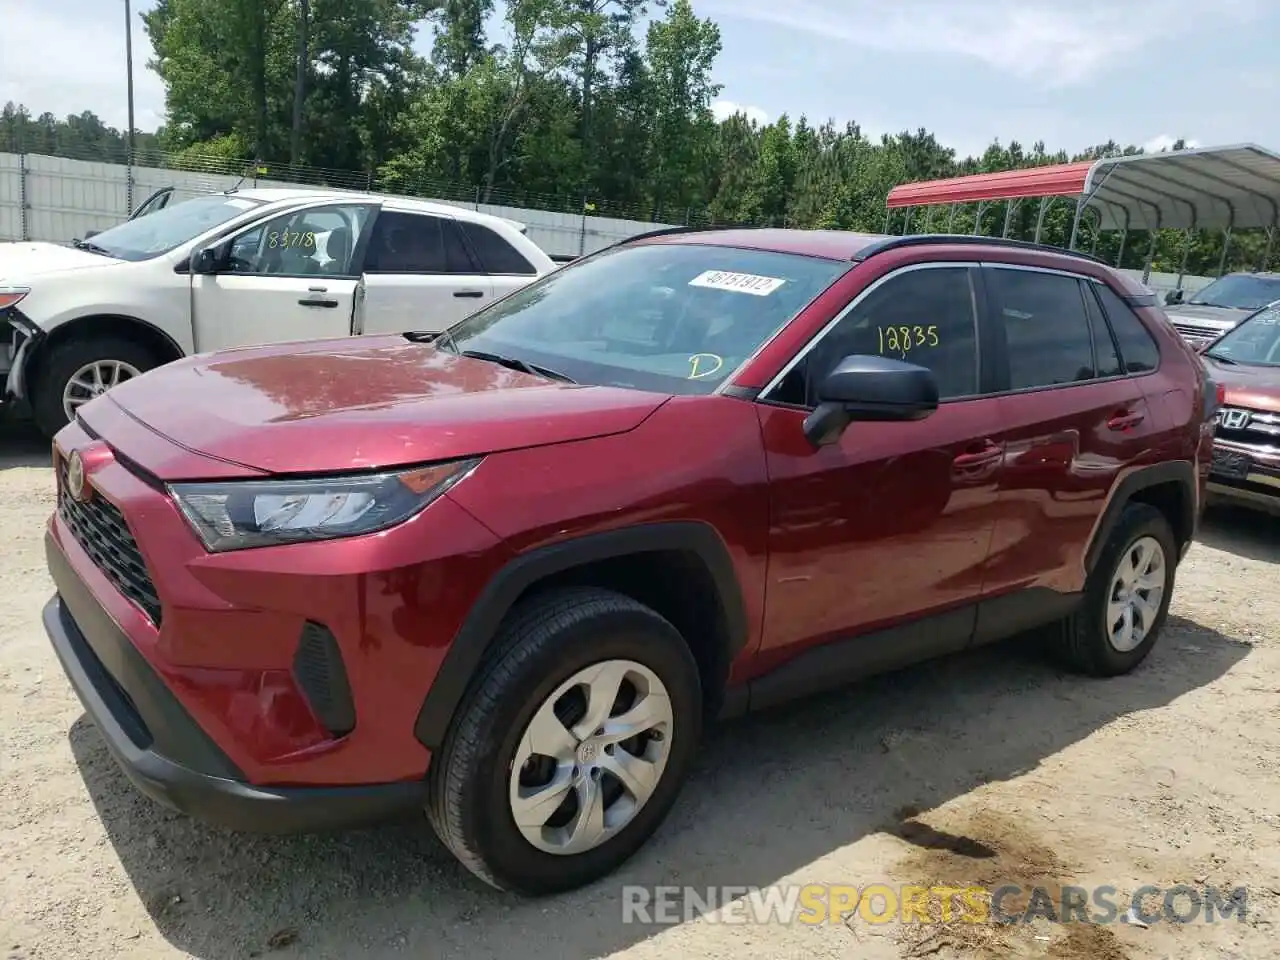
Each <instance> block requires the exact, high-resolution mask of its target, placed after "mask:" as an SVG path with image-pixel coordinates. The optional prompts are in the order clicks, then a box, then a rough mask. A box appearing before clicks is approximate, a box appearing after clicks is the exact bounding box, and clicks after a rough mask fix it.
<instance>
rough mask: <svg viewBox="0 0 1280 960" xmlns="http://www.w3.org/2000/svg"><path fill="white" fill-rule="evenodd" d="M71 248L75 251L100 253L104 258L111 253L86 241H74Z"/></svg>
mask: <svg viewBox="0 0 1280 960" xmlns="http://www.w3.org/2000/svg"><path fill="white" fill-rule="evenodd" d="M72 246H74V247H75V248H76V249H77V250H87V251H88V252H89V253H100V254H102V256H104V257H109V256H111V251H110V250H108V249H107V248H106V247H100V246H98V245H97V244H96V243H92V242H90V241H88V240H75V241H73V242H72Z"/></svg>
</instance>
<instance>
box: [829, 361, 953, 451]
mask: <svg viewBox="0 0 1280 960" xmlns="http://www.w3.org/2000/svg"><path fill="white" fill-rule="evenodd" d="M937 409H938V383H937V381H936V380H935V379H934V376H933V371H932V370H929V369H928V368H926V367H918V366H916V365H915V364H913V363H904V362H903V361H901V360H893V359H890V358H889V357H876V356H870V355H868V356H850V357H845V358H844V359H843V360H841V361H840V362H839V363H838V364H836V367H835V369H834V370H832V371H831V372H830V373H829V374H827V377H826V379H825V380H823V381H822V385H821V387H819V389H818V407H817V409H816V410H814V411H813V413H811V414H809V416H807V417H806V418H805V421H804V435H805V436H806V437H807V438H808V439H809V442H810V443H812V444H813V445H814V446H816V447H822V446H826V445H828V444H831V443H835V442H836V441H837V440H838V439H840V435H841V434H842V433H843V432H844V429H845V427H847V426H848V425H849V424H850V423H852V422H853V421H855V420H866V421H878V422H885V421H899V422H901V421H909V420H923V419H924V418H925V417H927V416H929V415H930V414H931V413H933V412H934V411H935V410H937Z"/></svg>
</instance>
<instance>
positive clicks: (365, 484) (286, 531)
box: [169, 458, 480, 553]
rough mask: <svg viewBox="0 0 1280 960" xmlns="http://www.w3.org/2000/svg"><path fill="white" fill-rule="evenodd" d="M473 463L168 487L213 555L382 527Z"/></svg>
mask: <svg viewBox="0 0 1280 960" xmlns="http://www.w3.org/2000/svg"><path fill="white" fill-rule="evenodd" d="M479 462H480V460H479V459H478V458H477V459H471V460H454V461H451V462H449V463H438V464H434V465H432V466H427V467H415V468H413V469H412V470H397V471H395V472H390V473H372V474H356V475H352V476H345V477H320V478H318V479H312V480H231V481H225V482H219V483H173V484H170V485H169V492H170V494H172V495H173V499H174V500H175V501H176V502H177V504H178V506H179V508H181V510H182V513H183V515H184V516H185V517H186V518H187V521H188V522H189V523H190V524H191V526H192V528H193V529H194V530H195V532H196V534H197V535H198V536H199V537H200V539H201V540H202V541H203V542H204V545H205V549H207V550H208V551H209V552H211V553H221V552H223V551H225V550H243V549H245V548H247V547H268V546H273V545H276V544H282V543H298V542H300V541H307V540H332V539H334V538H336V537H354V536H358V535H359V534H362V533H374V532H375V531H378V530H385V529H387V528H388V527H392V526H395V525H396V524H397V523H401V522H403V521H405V520H407V519H409V517H411V516H413V515H414V514H415V513H417V512H418V511H419V510H421V509H423V508H424V507H425V506H427V504H429V503H431V501H433V500H435V499H436V498H437V497H439V496H440V495H441V494H442V493H444V492H445V491H446V490H448V489H449V488H450V487H452V486H453V485H454V484H455V483H457V482H458V481H459V480H461V479H462V478H463V477H465V476H466V475H467V474H468V473H470V472H471V471H472V470H474V469H475V467H476V465H477V464H479Z"/></svg>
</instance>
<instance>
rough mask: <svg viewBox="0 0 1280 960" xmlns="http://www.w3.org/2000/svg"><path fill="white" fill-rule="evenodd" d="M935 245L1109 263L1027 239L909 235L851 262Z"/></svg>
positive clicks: (873, 246) (882, 242)
mask: <svg viewBox="0 0 1280 960" xmlns="http://www.w3.org/2000/svg"><path fill="white" fill-rule="evenodd" d="M926 243H927V244H937V243H948V244H951V245H953V246H975V247H1007V248H1009V249H1011V250H1034V251H1035V252H1037V253H1056V254H1058V255H1059V256H1063V257H1075V258H1077V259H1079V260H1088V261H1090V262H1092V263H1100V264H1102V265H1103V266H1104V267H1109V266H1111V264H1109V263H1107V261H1105V260H1103V259H1102V258H1101V257H1095V256H1094V255H1093V254H1091V253H1082V252H1081V251H1079V250H1064V249H1063V248H1062V247H1051V246H1049V244H1047V243H1032V242H1031V241H1029V240H1010V239H1008V238H1006V237H979V236H974V235H972V234H968V233H913V234H908V235H907V236H905V237H885V238H884V239H883V240H877V241H875V242H873V243H869V244H867V245H866V246H865V247H863V248H862V249H861V250H859V251H858V252H857V253H856V254H854V257H853V259H854V262H856V263H861V262H862V261H864V260H868V259H870V258H871V257H874V256H875V255H876V254H878V253H884V252H885V251H886V250H897V249H898V248H899V247H915V246H919V245H921V244H926Z"/></svg>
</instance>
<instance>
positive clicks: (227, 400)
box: [44, 230, 1219, 893]
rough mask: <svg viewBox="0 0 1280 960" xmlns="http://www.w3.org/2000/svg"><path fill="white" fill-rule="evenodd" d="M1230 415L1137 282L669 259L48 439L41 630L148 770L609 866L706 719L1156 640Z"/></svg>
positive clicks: (796, 241)
mask: <svg viewBox="0 0 1280 960" xmlns="http://www.w3.org/2000/svg"><path fill="white" fill-rule="evenodd" d="M1218 394H1219V391H1218V390H1217V388H1216V387H1215V386H1214V385H1213V384H1212V382H1211V381H1209V380H1208V379H1207V376H1206V371H1205V368H1204V366H1203V364H1202V362H1201V361H1200V359H1199V357H1197V356H1196V355H1195V354H1194V353H1193V352H1192V351H1191V349H1190V348H1189V347H1188V346H1187V345H1185V344H1184V343H1183V342H1182V341H1181V340H1180V338H1179V337H1178V336H1177V334H1176V333H1175V332H1174V331H1173V330H1172V328H1171V327H1170V326H1169V324H1168V322H1167V321H1166V320H1165V319H1164V317H1163V315H1162V314H1161V313H1160V312H1159V310H1158V308H1156V307H1155V306H1154V305H1153V303H1152V298H1151V296H1150V295H1149V294H1147V293H1146V292H1145V291H1144V289H1143V288H1141V287H1138V286H1136V285H1135V284H1133V283H1132V282H1130V281H1128V280H1126V279H1125V278H1124V277H1123V276H1121V275H1119V274H1117V273H1115V272H1113V271H1112V270H1110V269H1108V268H1107V267H1106V266H1105V265H1103V264H1101V263H1100V262H1098V261H1095V260H1093V259H1091V258H1087V257H1084V256H1076V255H1070V254H1066V253H1063V252H1060V251H1055V250H1050V249H1045V248H1038V247H1032V246H1027V245H1018V244H1013V243H1005V242H1000V241H995V240H987V239H978V238H966V237H946V236H914V237H899V238H886V237H876V236H865V235H858V234H850V233H837V232H822V231H813V232H802V231H786V230H759V231H753V230H727V231H711V232H690V231H660V232H659V233H657V234H651V235H647V236H644V237H640V238H636V239H634V240H632V241H629V242H626V243H623V244H620V245H618V246H616V247H613V248H610V249H608V250H605V251H602V252H600V253H598V254H595V255H592V256H589V257H586V258H584V259H582V260H580V261H577V262H575V263H573V264H571V265H569V266H566V267H564V268H563V269H561V270H559V271H557V272H556V273H553V274H550V275H549V276H547V277H545V278H543V279H541V280H539V281H538V282H536V283H533V284H531V285H530V286H528V287H526V288H524V289H522V290H520V291H519V292H516V293H513V294H511V295H510V296H508V297H506V298H504V299H502V300H500V301H498V302H496V303H494V304H493V305H492V306H490V307H488V308H487V309H485V310H482V311H480V312H479V313H478V314H476V315H474V316H472V317H471V318H469V319H467V320H465V321H463V322H461V323H460V324H458V325H456V326H454V327H453V328H452V329H450V330H448V331H446V332H445V333H443V334H437V335H429V334H424V335H418V334H413V333H409V334H405V335H403V336H387V337H379V338H372V339H371V338H362V339H358V340H355V339H342V340H330V341H323V342H312V343H306V344H292V345H275V346H267V347H260V348H249V349H242V350H232V351H226V352H223V353H215V354H207V355H203V356H195V357H191V358H188V359H185V360H181V361H178V362H177V363H173V364H170V365H168V366H165V367H163V368H160V369H158V370H156V371H154V372H152V373H149V374H146V375H145V376H142V377H140V378H137V379H135V380H133V381H130V382H127V383H124V384H122V385H121V386H119V387H116V388H114V389H112V390H111V391H110V392H108V393H107V394H105V395H104V396H102V397H100V398H98V399H96V400H94V401H91V402H90V403H88V404H86V405H84V406H82V407H81V408H80V410H79V414H78V416H77V419H76V421H75V422H73V423H71V424H70V425H68V426H67V427H66V428H65V429H63V430H62V431H61V432H60V433H59V434H58V436H57V438H56V440H55V451H54V463H55V469H56V475H57V478H58V505H57V510H56V512H55V514H54V515H53V517H52V518H51V520H50V522H49V529H48V538H47V543H48V563H49V569H50V572H51V573H52V576H53V580H54V582H55V583H56V585H57V592H58V594H57V596H56V597H55V598H54V599H53V600H51V601H50V603H49V605H48V607H47V609H46V611H45V617H44V619H45V625H46V627H47V630H48V633H49V635H50V637H51V638H52V641H53V645H54V647H55V648H56V650H57V652H58V655H59V657H60V658H61V660H62V663H63V666H64V667H65V669H66V672H67V674H68V676H69V677H70V679H71V682H72V684H73V685H74V687H75V688H76V690H77V692H78V693H79V695H80V697H81V699H82V700H83V702H84V705H85V707H86V709H87V710H88V712H89V713H90V714H91V715H92V717H93V718H94V720H95V721H96V723H97V725H98V726H99V728H100V729H101V730H102V732H103V734H104V736H105V738H106V741H107V743H108V745H109V746H110V748H111V750H112V751H113V753H114V754H115V756H116V758H117V759H118V760H119V762H120V763H121V765H122V766H123V767H124V769H125V771H126V772H127V773H128V774H129V776H130V777H131V778H132V780H133V781H134V783H135V784H136V785H137V786H138V787H139V788H140V789H141V790H142V791H143V792H145V793H147V794H148V795H150V796H151V797H153V798H155V799H157V800H159V801H160V802H162V803H164V804H167V805H169V806H170V807H173V808H175V809H178V810H181V811H185V812H188V813H190V814H192V815H195V816H198V817H201V818H204V819H207V820H209V821H213V822H217V823H222V824H224V825H227V826H230V827H235V828H244V829H257V830H308V829H315V828H322V827H334V826H339V825H345V824H352V823H357V822H362V821H367V820H370V819H377V818H380V817H382V816H384V815H389V814H392V813H394V812H397V811H403V810H406V809H421V808H425V810H426V812H427V814H428V816H429V818H430V820H431V822H432V824H433V825H434V826H435V829H436V830H437V831H438V832H439V834H440V836H441V837H442V838H443V840H444V842H445V843H446V844H447V845H448V846H449V848H450V849H451V850H453V852H454V853H455V854H456V855H457V856H458V858H459V859H460V860H461V861H462V862H463V863H464V864H466V866H467V867H468V868H469V869H471V870H472V871H473V872H474V873H475V874H477V875H478V876H480V877H481V878H483V879H484V880H486V881H488V882H489V883H491V884H494V885H495V886H498V887H501V888H506V889H513V890H518V891H523V892H529V893H541V892H549V891H555V890H563V889H568V888H572V887H575V886H578V885H580V884H583V883H586V882H588V881H591V880H593V879H595V878H598V877H600V876H602V875H604V874H606V873H608V872H609V871H611V870H613V869H614V868H615V867H617V866H618V865H619V864H620V863H621V862H622V861H623V860H624V859H626V858H627V857H628V856H630V855H631V854H632V853H633V852H635V851H636V850H637V849H638V848H639V847H640V846H641V845H642V844H643V843H644V842H645V840H646V839H647V838H648V837H649V836H650V835H651V834H652V833H653V832H654V830H655V829H656V828H657V827H658V825H659V823H660V822H661V821H662V819H663V817H664V816H665V815H666V813H667V811H668V810H669V809H670V808H671V806H672V804H673V802H674V801H675V798H676V795H677V792H678V791H679V789H680V786H681V783H682V782H683V780H684V779H685V777H686V775H687V773H688V771H689V768H690V763H691V759H692V757H693V754H694V750H695V748H696V746H697V744H698V741H699V737H700V733H701V730H702V727H703V723H704V721H705V720H708V719H711V718H714V717H716V716H722V715H726V714H733V713H739V712H742V711H746V710H754V709H758V708H761V707H766V706H769V705H771V704H775V703H778V702H780V701H782V700H785V699H788V698H791V697H796V696H799V695H803V694H808V693H811V692H813V691H816V690H819V689H821V688H824V687H831V686H833V685H836V684H841V683H844V682H846V681H850V680H853V679H855V678H859V677H863V676H866V675H869V674H872V673H876V672H879V671H884V670H889V669H894V668H897V667H901V666H904V665H906V664H908V663H911V662H913V661H919V660H922V659H924V658H928V657H933V656H937V655H941V654H947V653H952V652H955V651H960V650H964V649H966V648H970V647H975V646H978V645H980V644H986V643H990V642H992V641H996V640H1000V639H1002V638H1005V637H1010V636H1013V635H1015V634H1020V633H1022V632H1024V631H1026V630H1028V629H1029V628H1041V627H1042V628H1045V631H1044V633H1045V635H1046V636H1048V637H1050V638H1051V639H1052V640H1053V641H1054V642H1055V643H1056V646H1057V648H1058V649H1059V650H1060V651H1061V653H1062V654H1063V655H1064V656H1065V658H1066V660H1067V661H1068V662H1069V663H1070V664H1073V665H1074V666H1075V667H1077V668H1078V669H1080V670H1083V671H1085V672H1087V673H1091V674H1095V675H1099V676H1109V675H1114V674H1121V673H1124V672H1126V671H1128V670H1131V669H1133V668H1134V667H1135V666H1136V665H1137V664H1138V663H1139V662H1140V661H1142V659H1143V658H1144V657H1145V656H1146V655H1147V654H1148V652H1150V650H1151V648H1152V646H1153V645H1154V644H1155V642H1156V638H1157V636H1158V634H1159V632H1160V629H1161V625H1162V623H1163V621H1164V619H1165V614H1166V611H1167V609H1168V605H1169V600H1170V595H1171V593H1172V591H1173V584H1174V570H1175V567H1176V565H1177V564H1178V562H1179V560H1180V559H1181V558H1182V556H1183V555H1184V554H1185V552H1186V550H1187V547H1188V545H1189V544H1190V542H1191V539H1192V535H1193V532H1194V528H1195V526H1196V523H1197V520H1198V517H1199V515H1200V509H1201V503H1202V500H1203V496H1204V487H1205V482H1206V477H1207V471H1208V467H1209V462H1210V453H1211V447H1212V439H1213V437H1212V434H1213V427H1212V423H1213V419H1212V418H1213V414H1214V408H1215V404H1216V403H1217V402H1218Z"/></svg>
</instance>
